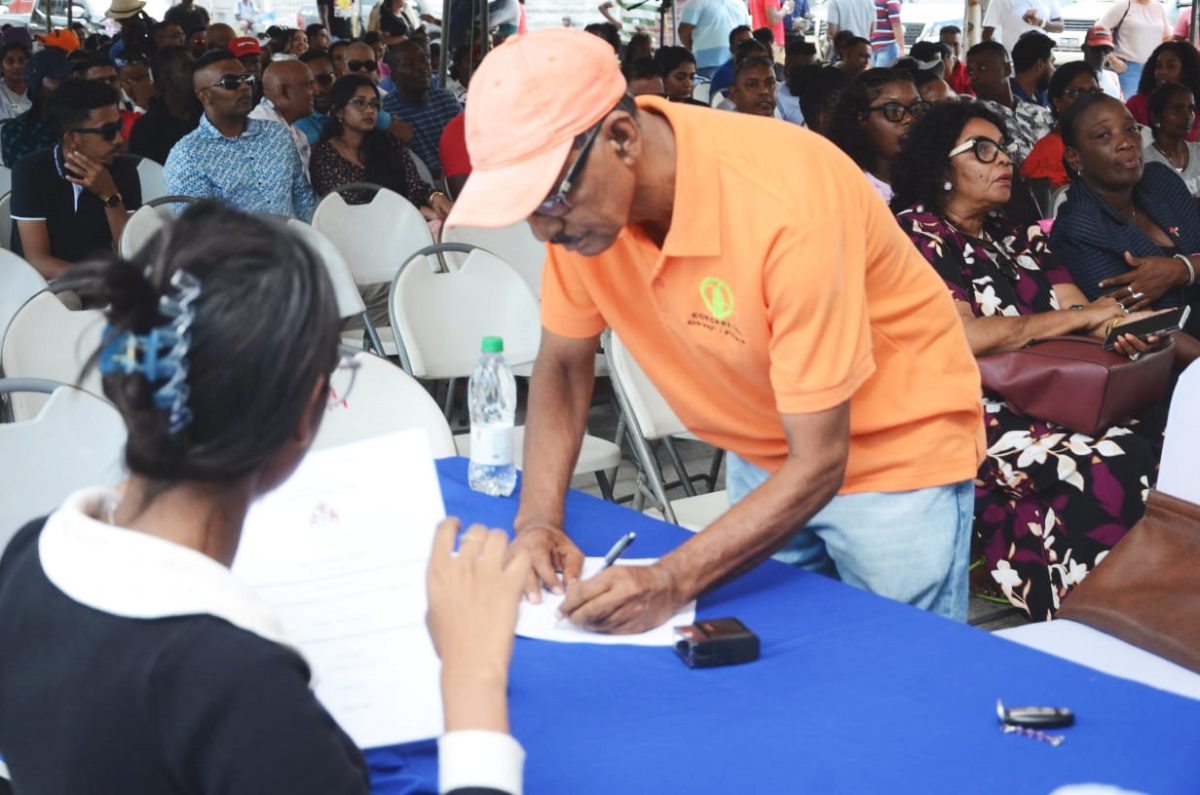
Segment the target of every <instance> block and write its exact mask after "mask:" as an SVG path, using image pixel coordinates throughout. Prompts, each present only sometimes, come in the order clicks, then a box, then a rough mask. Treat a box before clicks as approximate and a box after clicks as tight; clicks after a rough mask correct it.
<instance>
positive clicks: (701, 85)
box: [692, 80, 712, 105]
mask: <svg viewBox="0 0 1200 795" xmlns="http://www.w3.org/2000/svg"><path fill="white" fill-rule="evenodd" d="M711 92H712V83H710V82H708V81H707V80H705V81H704V82H697V83H696V87H695V88H693V89H692V99H694V100H696V101H697V102H703V103H704V104H705V105H707V104H708V100H709V95H710V94H711Z"/></svg>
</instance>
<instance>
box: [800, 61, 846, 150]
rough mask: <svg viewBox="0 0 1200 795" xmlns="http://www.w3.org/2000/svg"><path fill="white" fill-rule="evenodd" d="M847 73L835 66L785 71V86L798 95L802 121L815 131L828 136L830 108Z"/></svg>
mask: <svg viewBox="0 0 1200 795" xmlns="http://www.w3.org/2000/svg"><path fill="white" fill-rule="evenodd" d="M848 85H850V77H849V76H848V75H847V74H846V73H845V72H844V71H843V70H841V69H838V68H837V67H836V66H821V65H819V64H810V65H808V66H798V67H796V68H795V69H793V70H792V73H791V74H790V75H788V90H790V91H791V92H792V93H793V94H795V95H796V96H797V97H799V98H800V112H801V113H802V114H803V115H804V123H805V124H806V125H807V126H808V129H810V130H812V131H813V132H815V133H818V134H820V135H824V136H825V137H829V125H830V122H831V121H832V119H833V109H834V108H835V107H837V102H838V99H839V98H840V97H841V96H842V92H843V91H845V90H846V86H848Z"/></svg>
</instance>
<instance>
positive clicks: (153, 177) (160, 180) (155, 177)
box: [137, 157, 168, 203]
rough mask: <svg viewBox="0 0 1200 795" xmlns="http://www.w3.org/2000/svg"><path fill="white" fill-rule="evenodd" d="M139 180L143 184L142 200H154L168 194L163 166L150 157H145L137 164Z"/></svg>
mask: <svg viewBox="0 0 1200 795" xmlns="http://www.w3.org/2000/svg"><path fill="white" fill-rule="evenodd" d="M137 172H138V181H139V182H140V183H141V185H142V202H143V203H145V202H148V201H153V200H154V199H158V198H161V197H163V196H166V195H168V194H167V180H166V177H165V176H163V167H162V166H160V165H159V164H158V163H155V162H154V161H153V160H151V159H150V158H148V157H143V158H142V159H141V160H140V161H139V162H138V165H137Z"/></svg>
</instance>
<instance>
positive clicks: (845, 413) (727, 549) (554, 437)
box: [448, 29, 983, 632]
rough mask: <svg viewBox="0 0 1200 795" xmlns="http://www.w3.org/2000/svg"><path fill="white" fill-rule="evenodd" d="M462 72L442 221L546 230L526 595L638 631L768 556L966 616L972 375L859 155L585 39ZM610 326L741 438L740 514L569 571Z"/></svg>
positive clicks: (941, 295) (737, 456)
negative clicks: (455, 153)
mask: <svg viewBox="0 0 1200 795" xmlns="http://www.w3.org/2000/svg"><path fill="white" fill-rule="evenodd" d="M471 83H472V92H471V101H470V102H469V103H468V104H467V112H466V113H467V115H466V130H467V145H468V148H469V150H470V155H471V162H472V168H473V170H472V172H471V176H470V177H469V178H468V180H467V183H466V185H465V186H464V188H463V191H462V193H461V194H460V196H459V198H458V201H457V202H456V204H455V206H454V209H453V211H452V212H451V214H450V217H449V219H448V223H450V224H455V225H463V226H484V227H495V226H504V225H507V224H511V223H514V222H516V221H520V220H521V219H523V218H528V219H529V221H530V223H531V224H532V225H533V229H534V231H535V232H536V233H537V235H538V236H539V237H541V238H543V239H546V240H549V241H550V242H551V243H552V244H553V245H551V246H550V247H549V251H548V257H547V263H546V269H545V272H544V274H543V277H542V325H543V329H544V330H543V335H542V344H541V349H540V352H539V354H538V359H537V363H536V365H535V366H534V370H533V373H534V375H533V382H532V386H531V388H530V399H529V419H528V425H527V430H526V436H525V458H524V461H525V478H524V483H523V486H522V490H521V504H520V509H519V511H518V513H517V517H516V519H515V521H514V528H515V530H516V533H517V538H516V545H517V547H523V548H526V549H528V550H529V551H530V553H531V557H532V559H533V564H534V569H535V575H534V576H532V577H531V579H530V582H529V584H528V586H527V595H528V597H529V598H530V599H531V600H533V601H537V600H539V599H540V598H541V586H543V585H544V586H545V587H548V588H551V589H554V590H558V591H561V590H562V589H564V588H565V589H566V599H565V601H564V602H563V605H562V611H563V614H564V615H565V616H567V617H568V618H570V620H571V621H573V622H575V623H577V624H580V625H583V626H587V627H590V628H593V629H596V630H600V631H605V632H638V631H642V630H645V629H647V628H650V627H653V626H656V625H658V624H661V623H662V622H663V621H665V620H666V619H668V618H669V617H670V616H671V615H673V614H674V612H675V611H676V610H677V609H678V608H679V607H680V606H681V605H683V604H684V603H686V602H688V601H689V600H691V599H694V598H695V597H696V596H697V595H698V594H700V593H702V592H704V591H706V590H707V589H709V588H711V587H712V586H714V585H715V584H717V583H719V582H721V581H723V580H726V579H729V578H730V577H733V576H736V575H737V574H739V573H740V572H742V571H745V570H746V569H747V568H749V567H751V566H753V565H755V564H757V563H758V562H760V561H762V560H763V559H764V558H766V557H768V556H769V555H771V554H772V553H776V552H778V553H779V556H780V557H782V558H783V559H785V560H787V561H789V562H792V563H794V564H796V565H798V566H803V567H805V568H808V569H812V570H819V571H824V572H828V573H831V574H836V576H839V577H840V578H841V579H843V580H845V581H846V582H849V583H851V584H854V585H858V586H860V587H863V588H867V589H869V590H872V591H874V592H876V593H880V594H883V595H885V596H888V597H891V598H894V599H898V600H901V601H905V602H909V603H911V604H914V605H917V606H919V607H922V608H925V609H929V610H933V611H936V612H938V613H941V614H943V615H947V616H951V617H954V618H957V619H960V620H961V619H965V618H966V605H967V557H968V546H969V539H970V533H971V519H972V508H973V506H974V493H973V492H974V490H973V487H972V480H973V478H974V476H975V472H976V469H977V467H978V465H979V462H980V460H981V454H982V452H983V440H982V431H983V424H982V421H981V420H982V408H981V400H980V394H981V392H980V386H979V372H978V370H977V369H976V366H975V361H974V358H973V357H972V355H971V352H970V349H969V348H968V346H967V341H966V338H965V334H964V332H963V329H962V324H961V322H960V321H959V319H958V316H957V313H956V312H955V310H954V307H953V304H952V302H951V300H950V296H949V295H948V294H947V292H946V289H945V286H944V285H943V283H942V282H941V280H940V278H939V277H938V276H937V274H936V273H935V272H934V271H933V270H932V269H930V268H929V266H928V264H927V263H926V262H925V260H924V259H923V258H922V257H921V256H920V254H919V253H918V252H917V251H916V249H915V248H914V247H913V246H912V244H911V243H910V242H909V241H908V240H907V238H905V237H904V235H903V234H902V233H901V231H900V229H899V227H897V226H896V223H895V220H894V219H893V217H892V215H891V213H890V212H889V211H888V209H887V207H886V206H885V205H884V204H883V202H881V201H880V200H879V197H878V195H877V194H876V193H875V192H874V190H873V189H872V188H871V186H870V185H869V184H868V183H867V182H866V180H864V179H863V178H862V173H861V171H860V170H859V169H858V168H857V167H856V166H855V165H854V163H853V162H851V161H850V159H849V158H847V157H846V156H845V155H844V154H842V153H841V152H840V151H839V150H838V149H837V148H836V147H834V146H833V145H832V144H830V143H829V142H828V141H826V140H825V139H824V138H821V137H819V136H817V135H815V134H813V133H810V132H809V131H807V130H804V129H802V128H799V127H796V126H795V125H790V124H780V123H778V122H777V121H775V120H772V119H764V118H758V117H756V116H753V115H749V114H740V113H718V114H714V113H712V112H711V111H710V110H706V109H703V108H694V107H691V106H688V105H681V104H672V103H669V102H667V101H665V100H663V99H660V98H658V97H639V98H638V99H637V100H636V101H635V100H634V99H633V98H632V97H629V96H627V95H626V93H625V83H624V81H623V79H622V77H621V73H620V71H619V70H618V67H617V64H616V61H615V59H614V58H613V57H612V52H611V48H610V47H609V46H608V45H607V44H606V43H604V42H603V41H601V40H600V39H598V38H596V37H594V36H589V35H587V34H585V33H582V32H579V31H573V30H568V29H561V30H559V29H555V30H544V31H537V32H534V33H530V34H527V35H525V36H519V37H516V38H515V39H510V40H509V41H508V42H506V43H504V44H503V45H501V46H500V47H498V48H496V49H495V50H494V51H492V53H491V54H489V55H488V56H487V58H485V59H484V61H483V63H482V65H481V66H480V68H479V71H478V72H476V74H475V76H474V77H473V78H472V81H471ZM778 152H788V153H789V157H788V158H785V159H784V160H782V161H781V160H780V159H779V158H778V157H777V156H775V154H776V153H778ZM781 168H782V169H783V171H782V173H781V171H780V169H781ZM605 327H611V328H612V329H613V331H614V332H615V333H617V334H618V335H619V336H620V337H621V339H622V340H623V341H624V343H625V344H626V345H627V346H628V348H629V350H630V351H631V352H632V354H633V356H634V357H635V358H636V359H637V361H638V363H639V364H640V365H641V366H642V368H643V370H645V372H646V374H647V376H649V378H650V379H651V380H652V381H653V382H654V385H655V386H656V387H657V388H658V389H659V391H660V392H661V393H662V394H663V397H664V398H665V399H666V400H667V402H668V403H669V404H670V405H671V407H672V408H673V409H674V410H675V412H676V414H678V416H679V417H680V419H682V420H683V422H684V423H685V424H686V425H687V427H688V428H689V429H690V430H691V431H692V432H694V433H695V434H696V435H697V436H699V437H700V438H702V439H704V440H705V441H707V442H709V443H711V444H713V445H715V446H717V447H719V448H722V449H724V450H727V451H728V453H729V456H728V459H727V462H728V463H727V477H726V483H727V487H728V490H729V497H730V502H731V507H730V509H729V511H728V512H727V513H725V514H724V515H723V516H721V517H720V518H718V519H717V520H716V521H714V522H713V523H712V524H711V525H710V526H709V527H707V528H706V529H705V530H704V531H703V532H701V533H697V534H696V535H695V536H694V537H692V538H690V539H689V540H688V541H687V542H686V543H684V544H682V545H681V546H679V547H678V548H677V549H675V550H673V551H672V552H670V553H669V554H667V555H665V556H664V557H663V558H661V559H660V560H659V561H658V563H656V564H655V565H653V566H614V567H612V568H609V569H607V570H606V571H604V572H603V573H601V574H600V575H598V576H595V577H592V578H590V579H588V580H586V581H581V580H579V579H578V578H579V576H580V573H581V568H582V562H583V556H582V554H581V553H580V551H579V549H578V548H577V547H576V546H575V544H574V543H573V542H572V541H571V539H570V537H569V536H568V535H567V532H566V530H567V529H569V528H565V526H564V512H563V500H564V497H565V493H566V490H567V485H568V483H569V481H570V477H571V471H572V468H573V464H574V461H575V458H576V456H577V455H578V451H579V444H580V440H581V438H582V436H583V433H584V430H585V425H586V420H587V413H588V407H589V403H590V400H591V395H592V387H593V383H594V375H593V372H594V357H595V352H596V348H597V344H598V341H599V336H600V333H601V331H603V330H604V328H605Z"/></svg>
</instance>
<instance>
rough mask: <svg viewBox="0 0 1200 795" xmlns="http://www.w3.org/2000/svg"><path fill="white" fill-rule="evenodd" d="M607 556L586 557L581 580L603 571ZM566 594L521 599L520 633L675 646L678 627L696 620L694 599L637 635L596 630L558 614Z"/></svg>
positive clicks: (559, 638)
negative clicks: (538, 601)
mask: <svg viewBox="0 0 1200 795" xmlns="http://www.w3.org/2000/svg"><path fill="white" fill-rule="evenodd" d="M656 562H657V560H656V559H654V558H642V559H630V560H618V561H617V562H616V563H615V564H613V565H615V566H649V565H650V564H652V563H656ZM602 565H604V558H586V559H585V560H584V561H583V572H582V577H581V579H584V580H586V579H588V578H589V577H592V576H593V575H595V574H596V573H597V572H599V571H600V567H601V566H602ZM565 598H566V596H565V595H564V596H559V595H557V594H552V593H550V592H549V591H543V592H542V602H541V604H536V605H535V604H530V603H529V602H525V601H522V602H521V612H520V614H519V615H518V616H517V634H518V635H520V636H521V637H523V638H537V639H538V640H552V641H556V642H558V643H603V644H609V645H614V644H626V645H631V646H674V645H675V641H676V640H677V638H676V637H675V627H679V626H684V625H687V624H691V623H694V622H695V620H696V602H695V601H691V602H688V603H687V604H686V605H684V606H683V607H682V608H680V609H679V612H677V613H676V614H675V615H673V616H671V617H670V618H669V619H667V620H666V621H665V622H663V623H662V624H661V625H659V626H657V627H655V628H654V629H650V630H647V631H645V632H641V633H638V634H637V635H607V634H604V633H602V632H592V631H591V630H587V629H583V628H582V627H577V626H575V625H574V624H572V623H571V622H570V621H568V620H567V619H565V618H563V619H559V618H557V617H556V616H555V613H556V612H557V611H558V608H559V606H560V605H561V604H562V603H563V599H565Z"/></svg>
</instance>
